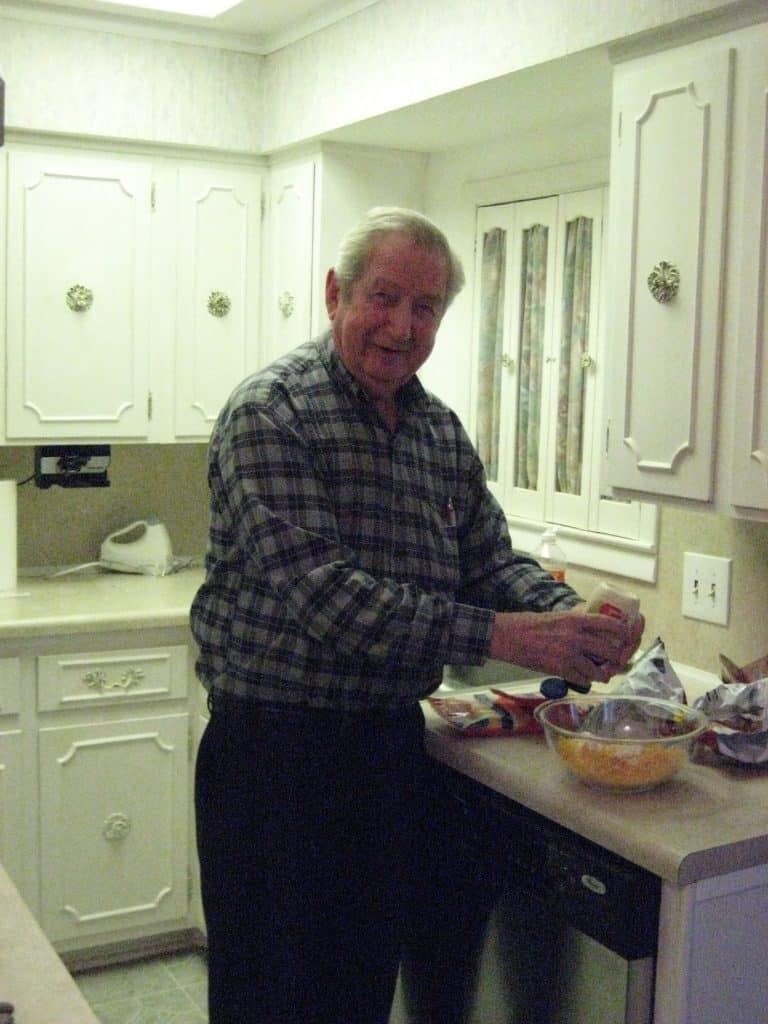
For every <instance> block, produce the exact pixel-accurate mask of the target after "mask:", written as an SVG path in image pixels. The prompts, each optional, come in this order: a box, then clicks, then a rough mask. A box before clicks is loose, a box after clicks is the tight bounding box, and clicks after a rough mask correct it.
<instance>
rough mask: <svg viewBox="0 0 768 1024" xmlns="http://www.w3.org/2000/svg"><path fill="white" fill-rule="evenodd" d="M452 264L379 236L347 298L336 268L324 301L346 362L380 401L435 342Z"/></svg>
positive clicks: (403, 238)
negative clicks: (449, 267) (336, 273)
mask: <svg viewBox="0 0 768 1024" xmlns="http://www.w3.org/2000/svg"><path fill="white" fill-rule="evenodd" d="M447 284H448V262H447V260H446V258H445V257H444V256H443V255H442V254H441V253H440V252H439V251H437V250H433V249H423V248H421V247H420V246H418V245H416V244H415V243H414V242H413V241H411V239H409V238H408V236H407V235H404V234H401V233H400V232H389V233H387V234H384V235H380V236H379V238H378V240H377V241H376V243H375V245H374V247H373V249H372V250H371V254H370V258H369V261H368V267H367V269H366V270H365V272H364V274H363V276H362V277H361V278H360V280H358V281H357V282H356V283H355V284H354V285H353V286H352V293H351V295H349V297H348V298H346V299H345V298H343V297H342V294H341V289H340V287H339V283H338V281H337V279H336V275H335V273H334V272H333V270H330V271H329V272H328V279H327V281H326V288H325V297H326V307H327V309H328V316H329V317H330V319H331V322H332V324H333V338H334V342H335V344H336V348H337V350H338V352H339V355H340V356H341V361H342V362H343V363H344V365H345V366H346V368H347V369H348V370H349V372H350V373H351V374H352V376H353V377H355V379H356V380H357V381H358V382H359V383H360V384H361V385H362V386H363V387H364V388H365V390H366V391H367V392H368V393H369V394H370V395H371V397H372V398H374V399H375V400H380V401H381V400H387V399H391V398H392V397H393V395H394V394H395V392H396V391H397V390H398V389H399V388H401V387H402V386H403V384H405V383H406V381H408V380H409V379H410V378H411V377H412V376H413V375H414V374H415V373H416V371H417V370H418V369H419V367H420V366H421V365H422V363H423V362H424V361H425V359H426V358H427V356H428V355H429V354H430V352H431V351H432V348H433V346H434V344H435V334H436V333H437V328H438V327H439V326H440V320H441V319H442V315H443V312H444V308H445V294H446V287H447Z"/></svg>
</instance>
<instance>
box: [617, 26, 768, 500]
mask: <svg viewBox="0 0 768 1024" xmlns="http://www.w3.org/2000/svg"><path fill="white" fill-rule="evenodd" d="M766 67H768V26H767V25H765V24H762V25H753V26H749V27H747V28H743V29H740V30H738V31H734V32H729V33H726V34H723V35H721V36H714V37H712V38H708V39H703V40H698V41H696V42H694V43H689V44H687V45H686V46H682V47H678V48H675V49H670V50H666V51H664V52H662V53H656V54H650V55H646V56H643V57H639V58H637V59H633V60H629V61H627V62H625V63H623V64H620V65H618V66H617V67H616V69H615V102H614V107H615V109H614V119H613V141H612V154H611V244H610V258H609V266H610V268H611V278H610V287H609V311H610V316H609V336H610V337H611V339H612V341H613V360H612V369H611V375H610V386H609V389H608V396H609V399H608V400H609V408H608V415H607V420H608V422H607V429H608V438H609V440H608V446H607V453H606V482H607V483H608V484H609V485H610V486H611V487H613V488H614V490H615V491H616V493H618V494H620V495H624V496H629V495H648V496H654V497H664V498H668V499H670V500H672V501H677V502H682V503H687V504H689V505H692V506H694V507H698V508H711V509H715V510H717V511H719V512H722V513H726V514H735V515H746V516H753V517H754V518H766V513H768V415H767V410H766V402H765V395H766V393H768V378H767V377H766V366H767V365H768V360H767V359H766V356H767V355H768V348H767V342H766V308H768V307H767V306H766V296H768V286H767V284H766V281H767V280H768V278H767V276H766V262H767V261H766V244H767V243H766V239H767V238H768V231H767V229H766V224H767V223H768V219H767V216H768V215H767V214H766V202H767V200H766V191H767V189H768V186H767V185H766V182H767V181H768V176H767V174H766V169H767V168H768V157H767V156H766V154H767V152H768V150H767V149H766V146H767V143H766V114H767V103H766V89H767V88H768V80H767V79H766Z"/></svg>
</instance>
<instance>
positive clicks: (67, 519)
mask: <svg viewBox="0 0 768 1024" xmlns="http://www.w3.org/2000/svg"><path fill="white" fill-rule="evenodd" d="M33 468H34V449H33V448H31V447H30V448H13V447H0V479H16V480H23V479H25V478H26V477H28V476H30V475H31V474H32V472H33ZM109 479H110V483H111V486H110V487H108V488H88V489H85V490H80V489H72V490H66V489H63V488H60V487H54V488H51V489H50V490H40V489H38V488H37V487H35V485H34V483H33V482H30V483H28V484H26V485H24V486H23V487H21V488H20V491H19V502H18V519H19V566H20V567H21V569H22V571H23V570H24V569H25V568H36V567H39V566H62V565H75V564H79V563H81V562H87V561H93V560H94V559H96V558H97V557H98V553H99V547H100V544H101V541H102V540H103V538H104V537H105V536H106V534H107V533H110V532H112V531H113V530H116V529H118V528H119V527H121V526H124V525H126V524H127V523H129V522H132V521H133V520H134V519H139V518H141V517H142V516H145V515H147V514H149V513H152V512H154V513H156V514H157V515H158V516H160V518H161V519H162V520H163V521H164V522H165V524H166V526H167V527H168V532H169V533H170V536H171V542H172V545H173V551H174V554H177V555H192V556H201V555H202V554H203V552H204V550H205V541H206V530H207V523H208V489H207V482H206V446H205V445H204V444H189V445H113V446H112V461H111V464H110V467H109ZM660 518H661V531H660V545H661V550H660V558H659V576H658V581H657V583H655V584H645V583H639V582H635V581H629V580H625V579H621V578H619V577H617V578H616V579H617V581H618V582H619V583H621V584H622V585H624V586H630V587H631V589H633V590H635V591H636V592H637V593H638V594H639V595H640V598H641V604H642V610H643V613H644V614H645V618H646V622H647V628H646V635H645V638H644V642H645V643H650V642H651V641H652V640H653V639H654V637H655V636H661V637H662V639H663V640H664V642H665V644H666V646H667V650H668V652H669V654H670V657H671V658H672V659H673V660H675V661H678V662H683V663H685V664H689V665H694V666H696V667H698V668H703V669H706V670H708V671H711V672H716V671H717V655H718V653H719V652H721V651H722V652H723V653H725V654H727V655H728V656H729V657H730V658H732V659H733V660H734V661H736V662H738V663H743V662H748V661H751V660H753V659H755V658H757V657H758V656H760V655H762V654H764V653H765V652H766V651H768V523H757V522H751V521H746V520H738V519H731V518H729V517H725V516H717V515H713V514H711V513H708V512H689V511H687V510H685V509H681V508H676V507H667V506H665V507H662V509H661V517H660ZM684 551H697V552H699V553H701V554H712V555H722V556H725V557H727V558H732V559H733V571H732V577H731V583H732V595H731V615H730V622H729V625H728V626H727V627H725V626H714V625H710V624H708V623H705V622H698V621H694V620H692V619H687V618H685V617H684V616H683V615H682V613H681V610H680V604H681V599H682V591H681V585H682V559H683V552H684ZM597 579H598V577H597V576H596V575H595V574H594V573H591V572H589V571H587V570H581V569H577V568H575V567H571V568H570V570H569V581H570V582H571V584H572V585H573V586H574V587H576V589H577V590H579V591H580V592H581V593H584V594H588V593H589V592H590V591H591V589H592V587H593V586H594V585H595V583H596V582H597Z"/></svg>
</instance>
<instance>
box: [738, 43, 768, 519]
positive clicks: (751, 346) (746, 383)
mask: <svg viewBox="0 0 768 1024" xmlns="http://www.w3.org/2000/svg"><path fill="white" fill-rule="evenodd" d="M747 56H748V58H749V63H748V66H747V67H746V68H745V74H744V78H745V82H746V86H745V88H744V89H743V90H742V93H743V94H744V95H746V96H747V97H748V101H747V102H748V114H747V124H748V130H747V132H746V133H745V139H744V141H745V146H744V167H745V181H744V199H743V205H744V209H743V214H742V226H743V236H742V253H741V254H740V256H741V258H740V259H739V262H738V270H739V279H740V284H741V288H740V300H741V301H740V320H739V330H738V354H737V358H736V360H735V363H734V374H735V385H736V386H735V389H734V398H733V424H734V429H733V437H734V444H733V459H732V477H731V494H730V500H731V502H732V503H733V504H734V505H737V506H741V507H742V508H745V509H762V510H768V26H762V27H761V29H760V35H759V36H756V40H755V46H754V47H753V48H750V51H749V53H748V55H747Z"/></svg>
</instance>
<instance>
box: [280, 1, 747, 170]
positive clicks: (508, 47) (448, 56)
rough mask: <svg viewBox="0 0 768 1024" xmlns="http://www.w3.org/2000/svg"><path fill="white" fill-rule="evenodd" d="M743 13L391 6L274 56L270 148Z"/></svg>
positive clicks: (536, 5) (684, 7)
mask: <svg viewBox="0 0 768 1024" xmlns="http://www.w3.org/2000/svg"><path fill="white" fill-rule="evenodd" d="M741 6H742V4H739V3H733V2H724V0H643V2H642V3H638V2H629V3H627V2H622V0H578V2H574V0H483V2H482V3H477V2H476V0H419V2H418V3H414V2H413V0H384V2H381V3H378V4H374V5H373V6H372V7H368V8H366V9H365V10H363V11H360V12H359V13H357V14H355V15H353V16H351V17H349V18H346V19H344V20H343V21H340V22H337V23H336V24H335V25H331V26H329V27H328V28H326V29H323V30H322V31H320V32H316V33H313V34H312V35H311V36H308V37H306V38H305V39H301V40H299V41H298V42H296V43H293V44H292V45H291V46H287V47H285V48H284V49H282V50H279V51H277V52H276V53H273V54H270V55H269V56H267V58H266V59H265V64H264V71H263V81H264V91H265V97H266V99H267V102H266V105H265V110H264V135H263V145H264V148H265V150H266V151H270V150H274V149H279V148H281V147H283V146H287V145H291V144H293V143H296V142H298V141H300V140H302V139H305V138H311V137H314V136H316V135H319V134H320V133H322V132H326V131H331V130H333V129H335V128H338V127H340V126H341V125H345V124H351V123H354V122H355V121H359V120H362V119H364V118H369V117H372V116H375V115H377V114H382V113H384V112H386V111H391V110H396V109H398V108H400V107H404V106H408V105H409V104H412V103H417V102H419V101H421V100H424V99H427V98H429V97H433V96H438V95H440V94H442V93H446V92H450V91H452V90H454V89H461V88H464V87H466V86H467V85H471V84H474V83H477V82H482V81H487V80H489V79H492V78H496V77H498V76H501V75H507V74H510V73H512V72H514V71H518V70H520V69H521V68H524V67H529V66H531V65H533V64H538V63H541V62H544V61H549V60H554V59H557V58H559V57H563V56H565V55H567V54H571V53H576V52H578V51H579V50H585V49H588V48H591V47H594V46H599V45H604V44H605V43H608V42H611V41H613V40H617V39H621V38H623V37H625V36H630V35H634V34H636V33H639V32H644V31H648V30H651V29H654V28H657V27H659V26H662V25H665V24H667V23H670V22H674V21H677V20H679V19H683V18H688V17H692V16H695V15H700V14H704V13H708V12H717V11H721V10H723V9H727V8H735V7H741ZM752 6H754V3H752ZM478 116H482V111H478Z"/></svg>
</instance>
